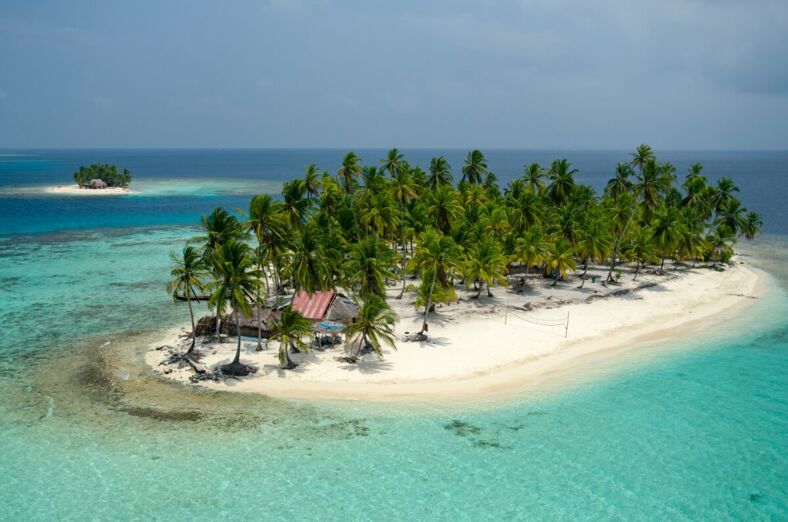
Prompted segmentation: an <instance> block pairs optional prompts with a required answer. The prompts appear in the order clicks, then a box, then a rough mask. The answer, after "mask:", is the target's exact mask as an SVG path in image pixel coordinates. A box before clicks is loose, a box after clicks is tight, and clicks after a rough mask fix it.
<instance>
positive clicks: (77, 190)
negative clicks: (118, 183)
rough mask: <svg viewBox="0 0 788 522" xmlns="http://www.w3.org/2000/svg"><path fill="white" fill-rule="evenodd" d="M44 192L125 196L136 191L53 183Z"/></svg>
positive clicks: (60, 194) (62, 194) (71, 194)
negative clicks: (53, 184)
mask: <svg viewBox="0 0 788 522" xmlns="http://www.w3.org/2000/svg"><path fill="white" fill-rule="evenodd" d="M44 192H45V193H46V194H56V195H58V196H126V195H129V194H137V192H135V191H133V190H131V189H129V188H123V187H107V188H103V189H87V188H82V187H80V186H79V185H55V186H52V187H46V188H45V189H44Z"/></svg>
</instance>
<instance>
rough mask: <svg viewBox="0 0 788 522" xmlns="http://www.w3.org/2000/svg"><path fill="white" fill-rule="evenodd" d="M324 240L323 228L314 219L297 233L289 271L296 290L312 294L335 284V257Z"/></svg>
mask: <svg viewBox="0 0 788 522" xmlns="http://www.w3.org/2000/svg"><path fill="white" fill-rule="evenodd" d="M323 241H324V237H323V235H322V233H321V230H320V229H319V228H318V227H317V224H316V223H315V222H314V221H309V222H307V223H306V224H305V225H304V226H303V228H302V229H301V231H300V232H297V233H296V234H295V237H294V239H293V244H292V259H291V261H290V267H289V268H290V269H289V273H290V277H291V279H292V282H293V287H294V289H295V291H296V292H298V290H305V291H306V292H307V293H310V294H311V293H312V292H315V291H316V290H328V289H329V288H332V287H333V286H334V282H333V280H332V278H331V274H332V273H333V272H334V269H333V267H332V266H331V263H332V262H334V261H335V259H334V258H332V256H330V255H329V252H328V249H327V248H326V245H325V244H324V242H323Z"/></svg>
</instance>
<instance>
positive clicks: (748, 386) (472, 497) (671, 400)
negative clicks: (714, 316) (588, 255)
mask: <svg viewBox="0 0 788 522" xmlns="http://www.w3.org/2000/svg"><path fill="white" fill-rule="evenodd" d="M192 233H193V230H192V229H188V228H175V229H173V228H160V229H154V230H150V231H147V230H142V229H125V230H108V231H100V232H93V233H73V234H71V235H70V236H69V237H67V238H66V237H63V236H60V235H58V236H57V237H58V238H60V239H61V241H53V240H52V238H51V237H39V236H29V237H27V238H24V239H23V238H16V240H15V241H13V242H7V243H4V244H3V245H2V247H0V248H2V249H3V250H2V256H0V277H1V278H2V281H3V289H4V291H5V292H6V295H9V296H11V298H10V299H3V301H2V317H3V320H4V323H5V324H8V325H10V326H11V329H10V330H7V331H6V336H5V340H4V341H3V344H4V346H3V353H4V362H3V366H2V368H3V371H2V375H1V378H0V392H1V394H0V464H1V465H2V469H3V471H4V473H3V475H2V478H0V483H1V485H2V487H0V515H2V518H3V519H13V520H31V519H35V520H46V519H60V520H63V519H73V520H77V519H85V518H92V519H116V518H119V519H134V518H143V519H193V518H195V517H196V518H199V519H206V520H208V519H222V518H236V517H240V516H252V517H255V518H272V519H291V518H295V517H297V518H310V519H316V518H323V519H325V518H331V519H336V518H349V519H382V518H389V519H390V518H394V519H413V518H431V519H452V520H457V519H460V520H466V519H467V520H473V519H491V518H501V517H503V518H548V519H555V518H565V519H577V518H581V519H599V518H624V519H653V518H662V519H675V520H682V519H686V520H689V519H699V518H702V519H708V520H725V519H731V520H741V519H756V520H757V519H763V520H768V519H770V518H771V519H779V518H783V517H785V516H788V497H786V491H788V472H787V469H788V468H787V466H788V462H787V460H786V455H788V438H787V437H786V434H788V356H787V354H788V331H787V330H786V328H785V322H784V317H785V313H786V311H788V300H786V298H785V295H784V294H783V291H782V290H781V289H780V288H779V286H778V287H777V289H776V290H774V291H773V292H772V294H771V296H770V297H769V299H768V302H767V301H763V302H757V303H755V304H754V305H753V308H752V309H751V310H749V311H748V312H747V313H746V314H745V315H743V316H742V317H741V318H740V320H737V321H736V322H734V323H731V324H728V325H726V326H724V327H721V329H720V330H719V331H715V332H709V335H710V336H709V337H708V339H707V341H704V342H702V343H700V342H694V343H693V346H694V347H693V349H682V350H678V351H677V350H675V348H678V347H677V346H674V347H673V348H674V349H673V350H668V351H666V352H664V353H661V352H656V353H657V355H656V356H655V357H653V358H649V360H648V361H644V362H638V363H633V364H631V365H627V366H626V367H624V368H620V369H618V370H616V371H613V372H602V374H601V375H598V376H596V378H595V379H594V380H592V381H590V382H586V383H583V384H581V385H579V386H577V387H575V388H572V389H569V390H567V391H563V392H559V393H556V394H553V395H550V396H547V397H539V398H529V397H522V398H521V399H517V400H515V401H514V402H513V403H511V404H508V405H504V406H500V407H498V408H496V409H493V410H473V409H459V410H454V411H451V410H449V411H445V410H443V409H438V408H436V409H435V410H432V411H430V410H427V411H417V412H416V411H412V410H410V409H409V408H402V407H396V406H394V407H391V406H388V407H383V406H364V405H360V404H348V405H316V406H315V405H308V404H304V403H289V402H283V401H273V400H266V399H263V398H248V397H239V396H235V395H233V396H229V397H228V396H227V395H226V394H210V393H204V394H202V393H201V394H194V393H190V392H188V391H185V390H181V389H180V388H179V387H174V386H170V385H166V384H162V383H160V382H157V381H154V380H151V379H150V378H149V377H146V376H145V375H139V374H137V373H134V372H132V375H131V376H130V377H129V379H128V381H123V376H124V374H123V370H124V367H125V366H129V364H130V363H129V361H131V360H133V356H130V355H128V354H129V353H133V352H134V350H135V349H138V348H139V346H141V345H143V344H144V343H145V342H146V341H148V340H150V339H149V338H148V337H146V332H150V331H151V329H153V330H155V328H152V326H153V325H165V324H175V323H178V322H180V321H182V320H183V319H184V313H185V309H184V308H182V307H178V306H175V305H172V304H170V303H169V302H168V301H167V297H166V296H165V295H164V293H163V292H162V291H161V281H162V279H163V276H162V274H163V273H164V272H163V269H164V267H165V266H166V253H167V251H168V250H169V249H170V248H171V247H174V246H176V245H177V244H179V242H180V240H181V239H182V238H183V237H188V236H189V235H191V234H192ZM778 247H779V248H784V246H783V244H782V243H781V242H777V243H771V244H770V245H769V246H768V247H764V248H763V250H764V252H761V253H756V254H757V255H759V256H762V257H763V256H766V255H767V254H768V253H769V252H771V253H772V254H773V253H775V252H777V250H776V248H778ZM779 253H780V254H781V253H782V251H780V252H779ZM763 259H764V261H761V264H762V265H764V266H766V267H767V268H769V269H771V270H772V271H773V273H776V274H777V275H778V276H779V275H780V274H779V272H780V266H781V265H780V259H781V255H777V256H776V257H763ZM770 260H773V261H770ZM84 265H87V266H88V267H92V268H89V269H87V270H82V269H81V268H80V267H82V266H84ZM75 288H76V289H78V291H79V293H78V295H76V296H75V295H73V293H74V291H75V290H74V289H75ZM22 289H24V291H22ZM130 290H133V291H130ZM85 314H87V315H88V318H87V319H84V316H85ZM154 317H155V318H154ZM42 324H48V325H52V324H54V325H61V326H60V327H58V328H55V330H54V335H53V339H52V341H49V340H47V339H44V338H43V337H42V336H41V333H40V332H41V325H42ZM90 332H102V334H100V335H91V334H90ZM104 332H112V333H104ZM124 338H125V339H127V340H126V341H124ZM9 339H11V340H13V342H9ZM106 341H111V344H110V345H108V346H104V347H103V348H102V347H101V346H102V345H104V343H105V342H106ZM105 358H106V360H104V359H105Z"/></svg>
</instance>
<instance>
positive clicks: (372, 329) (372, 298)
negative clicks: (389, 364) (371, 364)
mask: <svg viewBox="0 0 788 522" xmlns="http://www.w3.org/2000/svg"><path fill="white" fill-rule="evenodd" d="M356 305H357V306H358V311H359V317H358V319H357V320H356V322H354V323H352V324H349V325H347V326H346V327H345V329H344V332H345V335H346V336H347V338H348V340H351V341H354V342H357V343H359V344H361V343H364V342H367V341H369V344H370V345H372V349H373V350H374V351H375V353H376V354H377V355H378V357H381V356H382V355H383V351H382V348H383V346H389V347H391V348H394V349H396V344H395V341H394V325H395V324H396V323H397V315H396V314H395V313H394V312H393V311H392V310H391V308H390V307H389V306H388V305H387V304H386V301H384V300H383V298H381V297H380V296H377V295H374V294H368V295H366V296H364V297H362V298H361V299H357V300H356Z"/></svg>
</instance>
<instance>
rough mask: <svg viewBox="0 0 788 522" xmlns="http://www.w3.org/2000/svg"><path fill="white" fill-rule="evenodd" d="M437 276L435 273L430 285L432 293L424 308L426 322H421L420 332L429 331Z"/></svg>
mask: <svg viewBox="0 0 788 522" xmlns="http://www.w3.org/2000/svg"><path fill="white" fill-rule="evenodd" d="M436 272H437V270H436ZM437 278H438V274H433V276H432V284H431V285H430V294H429V297H427V306H426V307H425V308H424V322H423V323H422V324H421V331H420V332H419V333H420V334H423V333H424V332H426V331H427V314H428V313H430V308H432V292H433V291H434V290H435V280H436V279H437Z"/></svg>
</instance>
